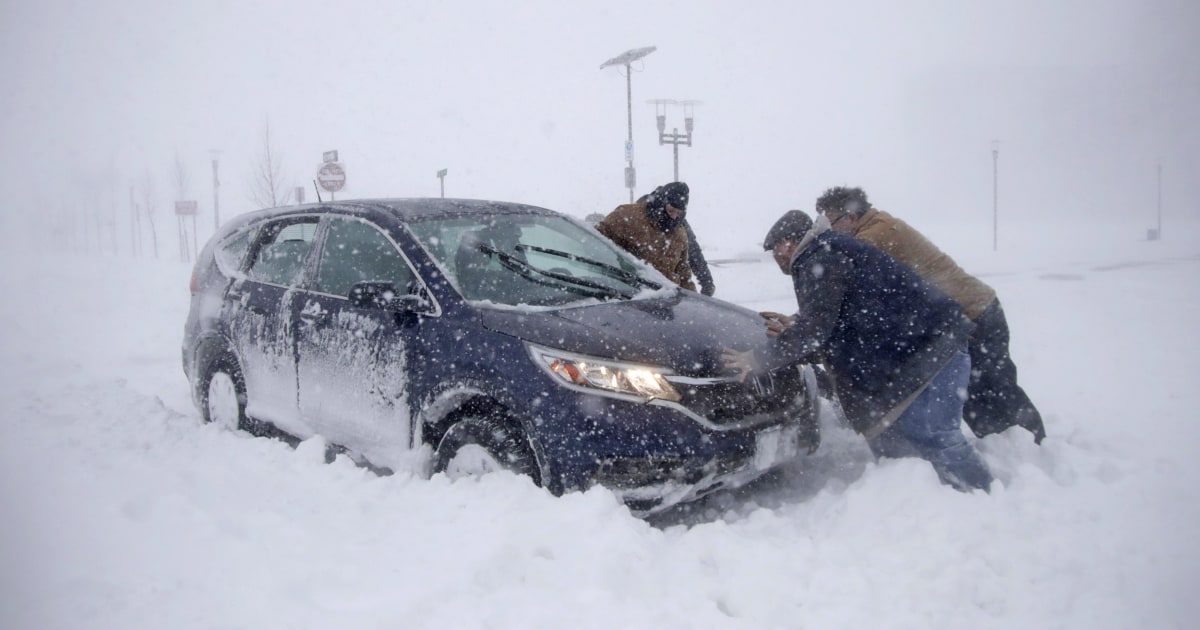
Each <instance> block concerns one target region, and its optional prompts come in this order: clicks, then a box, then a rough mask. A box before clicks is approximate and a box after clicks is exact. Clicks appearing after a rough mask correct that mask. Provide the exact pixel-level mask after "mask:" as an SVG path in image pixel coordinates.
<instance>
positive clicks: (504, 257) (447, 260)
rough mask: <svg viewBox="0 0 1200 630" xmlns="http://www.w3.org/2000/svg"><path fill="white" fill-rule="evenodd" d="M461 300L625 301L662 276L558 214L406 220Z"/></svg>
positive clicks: (507, 302)
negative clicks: (652, 272)
mask: <svg viewBox="0 0 1200 630" xmlns="http://www.w3.org/2000/svg"><path fill="white" fill-rule="evenodd" d="M408 225H409V229H411V230H412V232H413V233H414V234H415V235H416V237H417V239H418V240H420V241H421V244H422V245H423V246H424V247H425V249H426V250H427V251H428V252H429V253H430V255H431V256H433V258H434V259H436V260H437V262H438V263H439V264H440V265H441V267H442V269H444V270H445V271H446V274H447V275H448V276H449V277H450V280H451V282H453V283H454V286H455V287H456V288H457V289H458V291H459V293H461V294H462V296H463V297H464V298H466V299H467V300H471V301H481V302H492V303H495V304H504V305H510V306H520V305H529V306H562V305H566V304H570V303H573V302H578V301H580V300H585V299H589V298H593V299H599V300H613V299H630V298H632V297H633V296H634V295H636V294H637V293H639V292H641V291H642V290H644V289H659V288H661V286H662V285H661V281H660V280H659V279H657V278H654V277H650V278H647V277H645V276H647V275H648V269H647V268H646V267H644V266H642V265H640V264H638V263H637V262H635V261H633V260H632V259H631V258H630V257H629V256H628V255H626V254H625V253H624V252H622V251H620V250H619V249H618V248H617V247H615V246H614V245H613V244H612V243H609V242H608V241H606V240H604V239H602V238H600V237H598V236H597V235H596V234H595V233H593V232H592V231H590V230H588V229H587V228H584V227H582V226H580V225H578V224H576V223H574V222H572V221H571V220H569V219H567V218H565V217H560V216H546V215H529V214H479V215H469V216H454V217H441V218H435V219H421V220H417V221H413V222H411V223H409V224H408Z"/></svg>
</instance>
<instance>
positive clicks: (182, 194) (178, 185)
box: [171, 151, 188, 201]
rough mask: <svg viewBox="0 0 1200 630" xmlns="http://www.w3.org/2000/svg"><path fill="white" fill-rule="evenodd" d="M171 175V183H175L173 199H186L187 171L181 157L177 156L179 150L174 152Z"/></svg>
mask: <svg viewBox="0 0 1200 630" xmlns="http://www.w3.org/2000/svg"><path fill="white" fill-rule="evenodd" d="M171 175H172V180H173V181H172V183H174V184H175V199H176V200H179V201H182V200H184V199H187V193H188V172H187V167H186V166H184V164H183V159H182V158H180V157H179V151H176V152H175V165H174V169H172V171H171Z"/></svg>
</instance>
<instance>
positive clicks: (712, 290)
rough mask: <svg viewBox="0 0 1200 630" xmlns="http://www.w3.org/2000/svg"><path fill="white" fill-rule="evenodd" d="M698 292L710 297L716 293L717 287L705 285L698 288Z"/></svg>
mask: <svg viewBox="0 0 1200 630" xmlns="http://www.w3.org/2000/svg"><path fill="white" fill-rule="evenodd" d="M700 292H701V293H703V294H704V295H707V296H709V297H711V296H712V294H714V293H716V292H717V287H716V285H713V284H705V285H703V286H701V287H700Z"/></svg>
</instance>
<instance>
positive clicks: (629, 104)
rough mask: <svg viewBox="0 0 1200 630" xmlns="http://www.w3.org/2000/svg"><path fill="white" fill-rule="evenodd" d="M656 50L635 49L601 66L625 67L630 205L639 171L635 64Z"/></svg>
mask: <svg viewBox="0 0 1200 630" xmlns="http://www.w3.org/2000/svg"><path fill="white" fill-rule="evenodd" d="M655 50H658V48H656V47H655V46H646V47H644V48H634V49H633V50H627V51H625V52H623V53H621V54H619V55H617V56H616V57H613V58H612V59H609V60H608V61H605V62H604V63H602V64H600V69H601V70H603V69H605V68H607V67H609V66H625V98H626V113H627V115H628V121H629V135H628V137H627V138H626V140H625V162H626V166H625V187H626V188H628V189H629V202H630V203H633V189H634V188H637V171H636V170H635V169H634V168H633V62H635V61H637V60H639V59H641V58H642V57H645V56H646V55H649V54H650V53H652V52H654V51H655Z"/></svg>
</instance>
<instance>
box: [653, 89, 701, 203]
mask: <svg viewBox="0 0 1200 630" xmlns="http://www.w3.org/2000/svg"><path fill="white" fill-rule="evenodd" d="M648 102H650V103H654V106H655V119H656V120H657V123H658V144H660V145H663V144H670V145H672V147H673V149H674V154H675V179H674V180H672V181H676V182H677V181H679V145H681V144H682V145H685V146H689V147H690V146H692V131H693V130H694V129H695V119H694V118H693V117H692V107H694V106H695V105H697V104H699V103H700V101H676V100H672V99H669V98H657V99H654V100H651V101H648ZM668 105H682V106H683V108H684V110H683V128H684V130H685V132H686V133H679V128H678V127H676V128H673V129H671V133H667V106H668Z"/></svg>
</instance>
